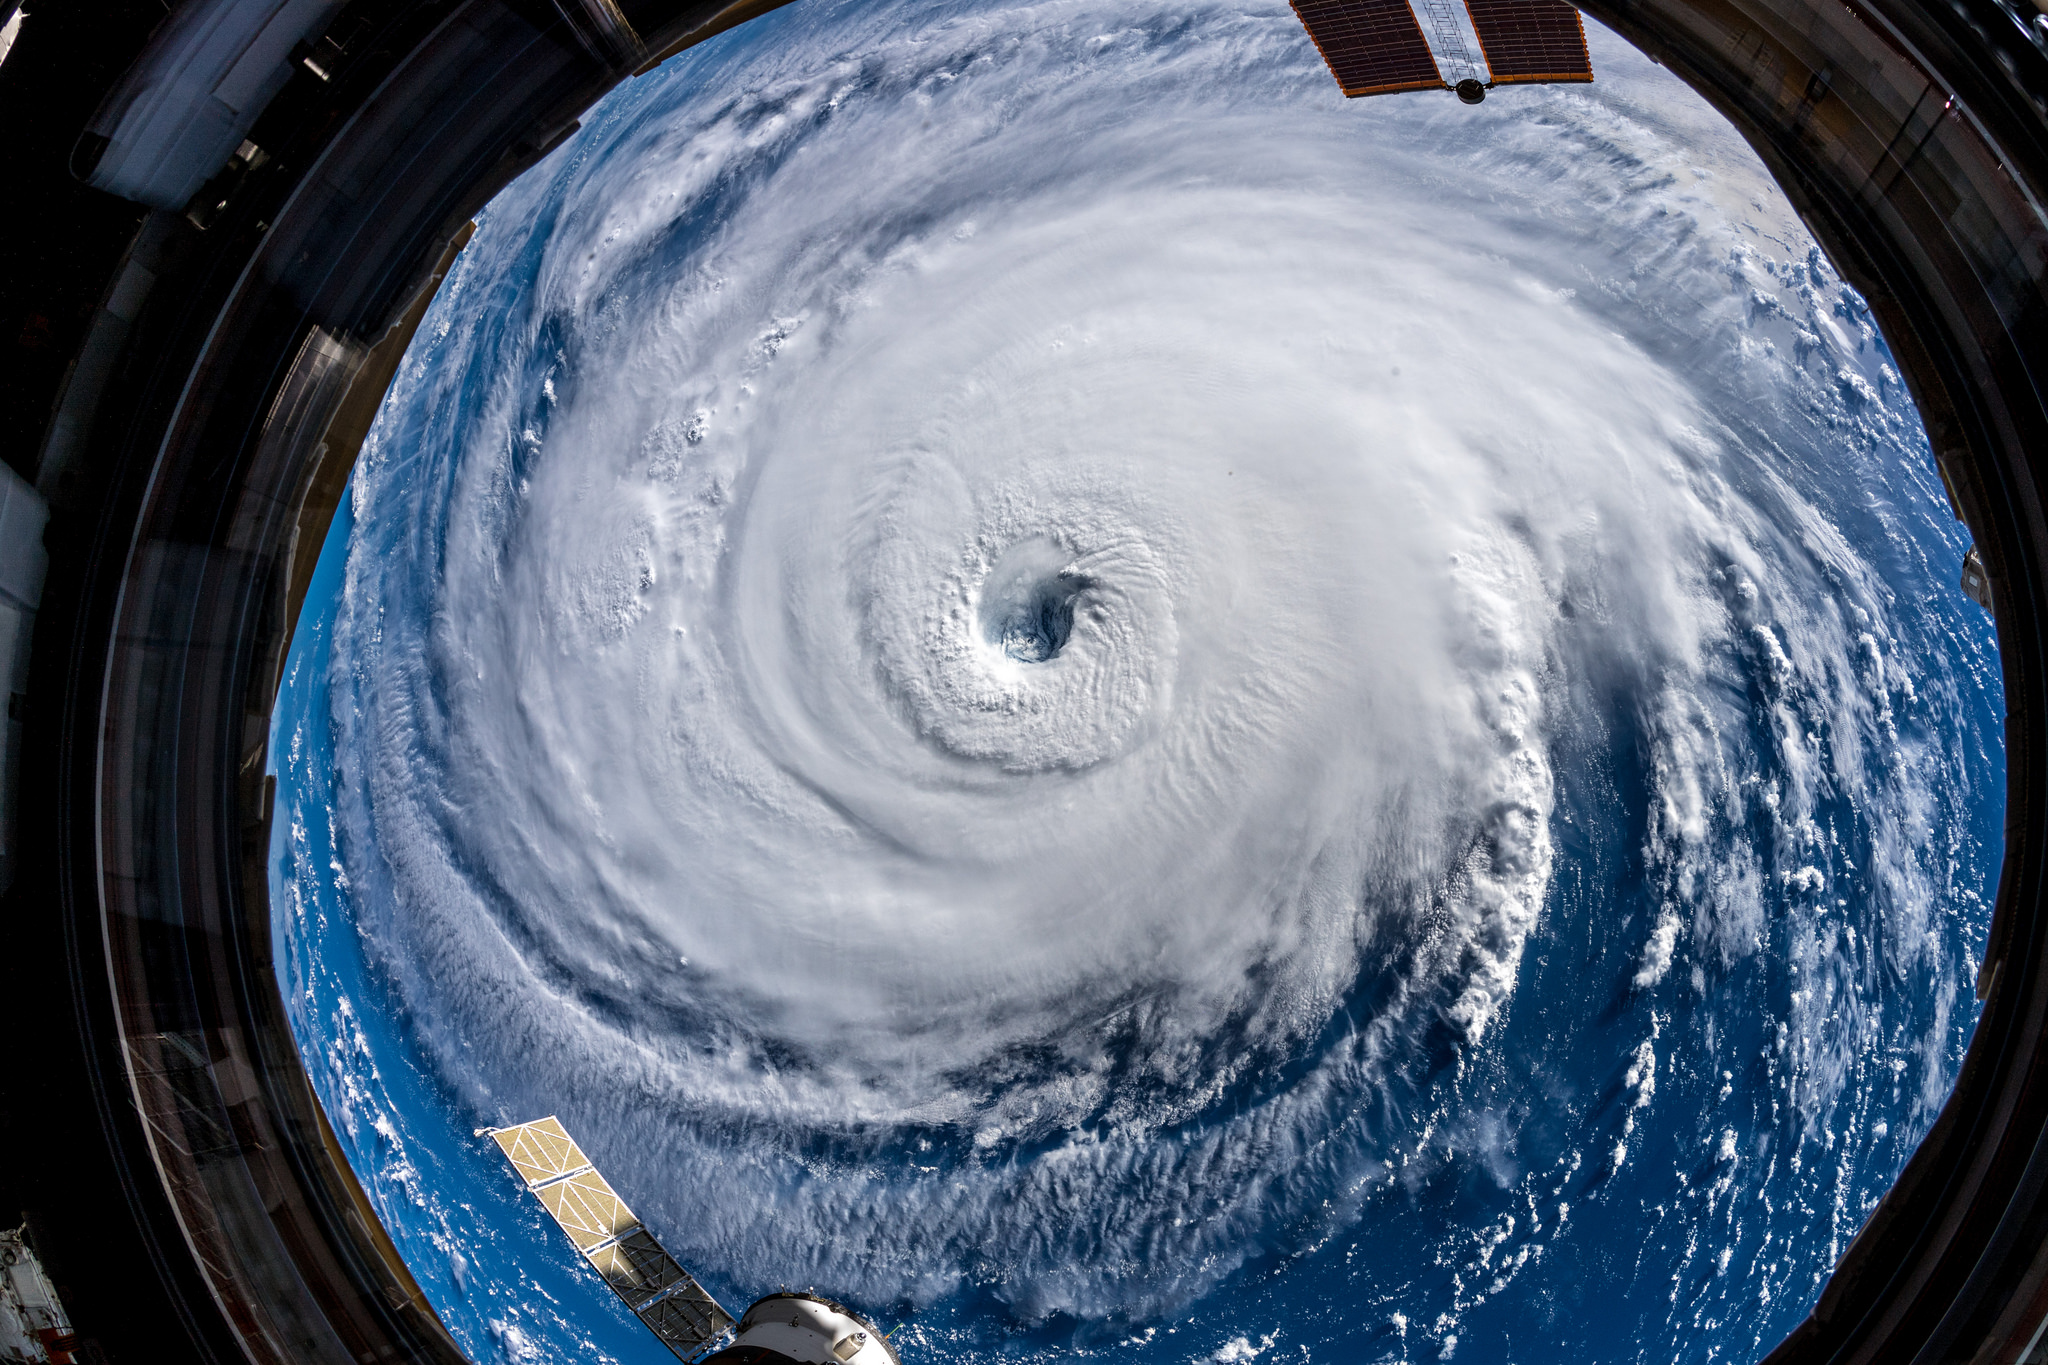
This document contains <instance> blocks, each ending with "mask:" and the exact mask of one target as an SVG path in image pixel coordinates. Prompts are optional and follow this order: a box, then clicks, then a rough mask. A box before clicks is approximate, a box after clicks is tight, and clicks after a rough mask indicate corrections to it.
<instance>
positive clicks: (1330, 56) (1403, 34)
mask: <svg viewBox="0 0 2048 1365" xmlns="http://www.w3.org/2000/svg"><path fill="white" fill-rule="evenodd" d="M1293 4H1294V12H1295V13H1296V14H1297V15H1299V16H1300V17H1301V26H1302V27H1303V28H1305V29H1307V30H1308V36H1309V37H1310V38H1312V39H1314V40H1315V45H1316V49H1317V50H1318V51H1320V52H1321V53H1322V54H1323V60H1324V61H1325V62H1327V63H1329V66H1330V74H1331V75H1332V76H1335V77H1336V78H1337V87H1338V89H1340V90H1342V91H1343V92H1344V93H1345V94H1346V95H1348V96H1351V97H1353V98H1356V97H1357V96H1359V95H1389V94H1392V93H1394V92H1395V91H1397V90H1442V89H1443V88H1444V84H1445V82H1444V77H1443V73H1442V72H1441V71H1439V70H1438V69H1437V65H1436V58H1435V57H1434V56H1432V55H1430V51H1429V43H1428V41H1427V40H1426V39H1424V38H1423V36H1422V25H1421V24H1419V23H1417V22H1416V21H1415V11H1414V10H1413V9H1411V8H1409V5H1408V0H1293ZM1567 8H1570V7H1569V6H1567ZM1573 13H1574V14H1576V13H1577V11H1573Z"/></svg>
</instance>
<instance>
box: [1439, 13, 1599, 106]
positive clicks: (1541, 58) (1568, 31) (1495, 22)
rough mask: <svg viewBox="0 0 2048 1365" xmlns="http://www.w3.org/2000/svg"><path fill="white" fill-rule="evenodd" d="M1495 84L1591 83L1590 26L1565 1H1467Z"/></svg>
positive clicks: (1474, 30) (1474, 29) (1475, 30)
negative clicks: (1588, 47)
mask: <svg viewBox="0 0 2048 1365" xmlns="http://www.w3.org/2000/svg"><path fill="white" fill-rule="evenodd" d="M1465 10H1466V12H1467V13H1469V14H1470V15H1471V16H1472V31H1473V32H1474V33H1476V34H1478V35H1479V47H1480V50H1481V52H1483V53H1484V54H1485V56H1486V66H1487V69H1488V70H1489V71H1491V72H1492V73H1493V83H1494V84H1495V85H1528V84H1534V83H1536V82H1539V81H1546V82H1547V81H1590V80H1592V79H1593V60H1592V58H1591V57H1590V56H1589V55H1588V54H1587V52H1586V25H1585V21H1583V20H1582V19H1580V18H1579V12H1578V11H1577V10H1575V9H1573V8H1572V7H1571V6H1570V5H1567V4H1565V3H1564V0H1465Z"/></svg>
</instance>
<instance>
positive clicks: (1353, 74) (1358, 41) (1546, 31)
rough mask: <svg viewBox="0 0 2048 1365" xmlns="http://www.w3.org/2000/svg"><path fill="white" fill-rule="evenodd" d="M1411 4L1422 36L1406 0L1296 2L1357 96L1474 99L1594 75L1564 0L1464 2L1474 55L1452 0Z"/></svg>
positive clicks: (1340, 82) (1581, 29)
mask: <svg viewBox="0 0 2048 1365" xmlns="http://www.w3.org/2000/svg"><path fill="white" fill-rule="evenodd" d="M1418 3H1419V5H1420V9H1421V13H1422V15H1423V16H1426V17H1427V18H1428V20H1429V30H1430V32H1429V36H1425V35H1424V31H1423V24H1422V18H1420V17H1418V15H1417V4H1412V3H1410V0H1293V4H1294V12H1295V14H1296V15H1297V16H1298V17H1299V18H1300V19H1301V24H1302V27H1303V28H1305V29H1307V30H1308V36H1309V38H1310V39H1311V40H1312V41H1313V42H1314V43H1315V45H1316V49H1317V50H1318V51H1319V52H1321V53H1322V54H1323V61H1324V62H1326V63H1327V64H1328V65H1329V68H1330V74H1331V75H1332V76H1334V77H1336V78H1337V86H1338V88H1339V89H1340V90H1342V91H1343V92H1344V93H1345V95H1346V96H1349V97H1351V98H1354V99H1355V98H1357V97H1359V96H1362V95H1391V94H1398V93H1400V92H1401V91H1404V90H1454V91H1456V92H1457V95H1458V98H1460V99H1462V100H1464V101H1465V102H1466V103H1467V104H1477V103H1479V101H1480V100H1482V99H1484V98H1485V97H1486V91H1487V90H1489V89H1491V88H1492V87H1494V86H1496V85H1534V84H1551V83H1556V82H1585V81H1590V80H1592V79H1593V62H1592V58H1591V57H1590V56H1589V55H1588V53H1587V51H1586V26H1585V22H1584V21H1583V20H1582V19H1581V18H1580V17H1579V12H1578V11H1577V10H1576V9H1574V8H1572V6H1570V5H1568V4H1566V3H1564V0H1464V6H1465V14H1466V17H1467V18H1468V19H1469V20H1470V21H1471V32H1472V35H1473V36H1474V37H1475V38H1477V39H1478V40H1479V58H1478V59H1476V60H1475V59H1474V58H1473V56H1472V52H1471V49H1470V48H1469V47H1467V46H1466V44H1465V28H1464V26H1463V25H1461V24H1460V23H1459V22H1458V18H1457V15H1456V13H1455V11H1453V10H1452V9H1451V0H1418ZM1445 67H1449V68H1450V69H1449V72H1448V74H1447V73H1446V71H1445Z"/></svg>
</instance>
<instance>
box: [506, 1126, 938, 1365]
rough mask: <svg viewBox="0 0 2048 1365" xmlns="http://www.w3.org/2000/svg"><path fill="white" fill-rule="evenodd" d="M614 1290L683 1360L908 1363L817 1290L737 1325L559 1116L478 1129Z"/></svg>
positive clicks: (755, 1310)
mask: <svg viewBox="0 0 2048 1365" xmlns="http://www.w3.org/2000/svg"><path fill="white" fill-rule="evenodd" d="M477 1136H479V1137H483V1136H489V1137H490V1138H492V1139H493V1140H494V1141H496V1142H497V1144H498V1147H499V1150H501V1151H502V1152H504V1154H505V1159H506V1160H507V1161H509V1162H511V1163H512V1169H513V1170H514V1171H515V1172H517V1173H518V1175H519V1178H520V1179H521V1180H522V1181H524V1182H525V1184H526V1188H527V1190H528V1192H529V1193H531V1194H532V1195H533V1196H534V1197H535V1198H536V1199H538V1200H540V1203H541V1207H542V1208H544V1209H546V1210H547V1211H548V1213H549V1214H550V1215H552V1216H553V1218H554V1220H555V1222H557V1223H558V1224H560V1225H561V1228H562V1231H563V1232H565V1233H567V1234H568V1235H569V1240H570V1241H571V1242H573V1243H574V1244H575V1246H576V1250H577V1251H579V1252H580V1253H582V1255H583V1259H584V1260H586V1261H588V1262H589V1263H590V1266H591V1268H592V1269H593V1270H595V1271H597V1273H598V1274H599V1275H601V1276H603V1277H604V1282H605V1283H606V1284H608V1285H610V1286H611V1288H612V1292H614V1293H616V1294H617V1295H618V1296H619V1297H620V1298H621V1299H623V1300H625V1303H626V1306H627V1307H628V1308H630V1309H632V1310H633V1313H634V1315H635V1316H636V1317H638V1318H639V1319H640V1321H641V1322H643V1323H645V1324H646V1325H647V1328H648V1330H649V1331H651V1332H653V1333H654V1335H655V1336H657V1337H659V1338H661V1340H662V1343H663V1344H664V1345H666V1346H667V1347H668V1348H669V1349H670V1350H671V1351H673V1352H675V1354H676V1355H677V1357H678V1358H680V1359H682V1360H686V1361H692V1362H698V1363H699V1365H902V1362H901V1360H900V1359H899V1358H898V1356H897V1354H896V1348H895V1347H894V1346H892V1345H890V1343H889V1338H888V1336H887V1335H885V1334H884V1333H882V1332H881V1331H879V1330H877V1329H876V1327H875V1325H874V1324H873V1323H871V1322H869V1321H868V1320H867V1319H866V1318H864V1317H862V1316H861V1315H860V1314H859V1313H856V1312H855V1311H854V1310H853V1309H851V1308H848V1307H847V1306H846V1305H844V1304H841V1303H835V1302H833V1301H832V1300H831V1299H828V1298H823V1297H821V1296H820V1295H818V1294H815V1293H808V1292H805V1293H796V1292H792V1291H789V1290H782V1291H779V1292H777V1293H774V1294H769V1295H767V1296H766V1297H764V1298H760V1299H757V1300H755V1301H754V1303H753V1305H752V1306H751V1307H749V1308H748V1309H747V1311H746V1313H745V1315H744V1316H742V1317H741V1318H740V1319H739V1321H738V1322H737V1323H735V1322H734V1321H733V1317H732V1315H731V1314H730V1313H728V1312H726V1311H725V1309H724V1308H722V1307H720V1306H719V1304H718V1301H717V1300H716V1299H714V1298H712V1297H711V1295H710V1294H709V1293H708V1292H706V1291H705V1289H704V1287H703V1286H702V1285H700V1284H698V1283H697V1281H696V1279H695V1278H694V1277H693V1276H691V1274H690V1273H689V1272H688V1271H686V1270H684V1269H683V1268H682V1266H680V1265H678V1264H677V1263H676V1259H675V1258H674V1257H673V1256H671V1255H669V1254H668V1252H667V1251H666V1250H664V1249H663V1248H662V1246H661V1244H660V1243H659V1242H657V1241H655V1240H654V1235H653V1234H652V1233H650V1232H649V1231H648V1230H647V1229H646V1228H645V1227H643V1226H642V1225H641V1223H640V1220H639V1218H637V1217H636V1216H635V1215H634V1213H633V1211H632V1209H630V1208H628V1207H627V1205H626V1201H625V1200H623V1199H621V1198H620V1197H619V1194H618V1191H616V1190H614V1189H613V1188H612V1187H611V1183H610V1182H609V1181H607V1180H606V1179H605V1178H604V1177H603V1176H602V1175H600V1174H598V1171H597V1167H596V1166H594V1165H593V1164H592V1163H591V1161H590V1158H589V1157H587V1156H585V1155H584V1154H583V1149H582V1148H581V1147H579V1146H577V1144H576V1141H575V1139H574V1138H571V1137H570V1136H569V1133H568V1130H567V1129H565V1128H564V1127H563V1126H562V1121H561V1120H560V1119H558V1118H556V1117H555V1116H553V1115H549V1116H548V1117H547V1118H544V1119H535V1120H533V1121H532V1122H530V1123H520V1124H514V1125H513V1126H512V1127H510V1128H479V1129H477Z"/></svg>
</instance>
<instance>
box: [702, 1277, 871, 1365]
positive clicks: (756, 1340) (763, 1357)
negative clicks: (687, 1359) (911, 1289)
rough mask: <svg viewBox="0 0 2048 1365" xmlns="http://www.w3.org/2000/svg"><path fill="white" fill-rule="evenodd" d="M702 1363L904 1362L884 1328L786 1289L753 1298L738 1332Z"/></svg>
mask: <svg viewBox="0 0 2048 1365" xmlns="http://www.w3.org/2000/svg"><path fill="white" fill-rule="evenodd" d="M704 1365H903V1361H902V1357H900V1356H898V1355H897V1354H896V1348H895V1347H894V1346H892V1345H890V1344H889V1338H888V1336H887V1334H885V1333H883V1332H880V1331H877V1330H876V1329H875V1325H874V1324H873V1323H871V1322H869V1321H868V1320H867V1319H866V1318H864V1317H862V1316H861V1315H860V1314H858V1313H856V1312H854V1311H853V1310H852V1309H851V1308H848V1307H847V1306H846V1305H845V1304H843V1303H834V1302H832V1300H830V1299H827V1298H821V1297H819V1296H818V1295H816V1294H798V1293H791V1292H789V1291H787V1290H785V1291H783V1292H782V1293H779V1294H770V1295H768V1296H766V1297H765V1298H760V1299H756V1300H754V1303H753V1306H752V1307H750V1308H749V1309H747V1311H746V1315H745V1316H743V1317H742V1318H741V1319H740V1327H739V1338H738V1339H737V1340H736V1341H734V1342H733V1344H732V1345H730V1346H728V1347H726V1348H725V1349H724V1350H723V1351H720V1352H719V1353H718V1354H717V1355H715V1356H712V1357H711V1358H710V1359H708V1360H706V1361H705V1362H704Z"/></svg>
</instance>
